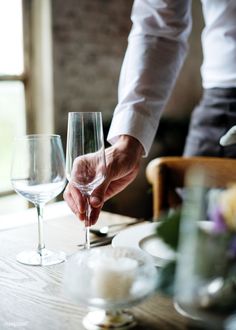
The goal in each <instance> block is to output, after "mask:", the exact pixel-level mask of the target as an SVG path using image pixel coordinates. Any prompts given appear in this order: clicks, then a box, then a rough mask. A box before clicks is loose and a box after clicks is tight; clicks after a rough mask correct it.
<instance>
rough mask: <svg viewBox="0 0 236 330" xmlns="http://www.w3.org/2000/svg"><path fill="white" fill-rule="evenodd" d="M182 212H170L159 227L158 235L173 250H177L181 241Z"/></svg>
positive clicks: (161, 220) (162, 219)
mask: <svg viewBox="0 0 236 330" xmlns="http://www.w3.org/2000/svg"><path fill="white" fill-rule="evenodd" d="M180 218H181V210H180V209H178V210H175V211H173V212H170V213H169V214H167V215H166V216H163V217H162V218H161V219H160V224H159V226H158V227H157V235H158V237H159V238H161V239H162V240H163V241H164V242H165V243H166V244H167V245H169V246H170V247H171V248H172V249H173V250H177V247H178V241H179V226H180Z"/></svg>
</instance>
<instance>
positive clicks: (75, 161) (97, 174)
mask: <svg viewBox="0 0 236 330" xmlns="http://www.w3.org/2000/svg"><path fill="white" fill-rule="evenodd" d="M66 174H67V179H68V180H69V182H70V183H71V184H72V185H73V186H74V187H76V188H77V189H78V190H79V191H80V193H81V194H82V196H83V198H84V200H85V203H86V212H85V248H87V249H89V248H90V237H89V235H90V232H89V228H90V226H91V224H90V211H91V210H90V196H91V193H92V192H93V190H94V189H95V188H97V187H98V186H99V185H100V184H101V183H102V182H103V181H104V179H105V174H106V162H105V150H104V139H103V127H102V114H101V112H70V113H69V117H68V131H67V149H66Z"/></svg>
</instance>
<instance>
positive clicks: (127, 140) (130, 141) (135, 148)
mask: <svg viewBox="0 0 236 330" xmlns="http://www.w3.org/2000/svg"><path fill="white" fill-rule="evenodd" d="M115 145H116V146H118V148H119V149H122V150H123V151H126V150H127V151H128V152H129V153H131V154H132V153H134V154H135V155H136V156H137V157H138V158H141V157H142V155H144V149H143V146H142V144H141V143H140V142H139V141H138V140H137V139H136V138H134V137H133V136H131V135H120V136H119V138H118V140H117V141H116V143H115Z"/></svg>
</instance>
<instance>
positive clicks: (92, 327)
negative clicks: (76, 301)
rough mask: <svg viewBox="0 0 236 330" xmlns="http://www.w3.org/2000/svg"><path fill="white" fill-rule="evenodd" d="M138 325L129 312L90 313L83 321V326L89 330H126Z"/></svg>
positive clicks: (99, 311) (100, 311)
mask: <svg viewBox="0 0 236 330" xmlns="http://www.w3.org/2000/svg"><path fill="white" fill-rule="evenodd" d="M136 324H137V323H136V321H135V319H134V316H133V315H132V314H131V313H129V312H127V311H112V312H108V311H104V310H95V311H91V312H89V313H88V314H87V315H86V316H85V317H84V319H83V325H84V327H85V328H86V329H88V330H102V329H113V330H126V329H131V328H133V327H134V326H135V325H136Z"/></svg>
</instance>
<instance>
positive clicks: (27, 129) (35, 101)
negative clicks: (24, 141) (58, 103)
mask: <svg viewBox="0 0 236 330" xmlns="http://www.w3.org/2000/svg"><path fill="white" fill-rule="evenodd" d="M51 32H52V31H51V0H44V1H41V0H40V1H38V0H7V1H5V0H0V45H1V51H0V214H1V213H5V212H9V211H13V210H15V209H17V208H18V206H19V207H20V208H22V207H23V208H24V207H26V205H27V202H26V201H25V200H24V198H22V197H20V196H18V195H16V193H15V192H14V191H13V190H12V187H11V182H10V168H11V158H12V146H13V141H14V137H16V136H19V135H23V134H26V133H53V124H52V123H53V84H52V50H51V49H52V45H51V44H52V41H51ZM29 118H30V120H28V119H29ZM19 161H20V160H19ZM12 205H14V208H12Z"/></svg>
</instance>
